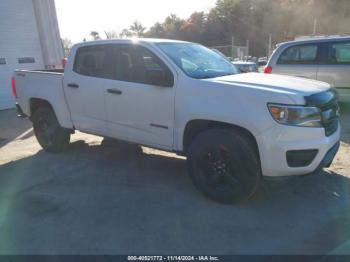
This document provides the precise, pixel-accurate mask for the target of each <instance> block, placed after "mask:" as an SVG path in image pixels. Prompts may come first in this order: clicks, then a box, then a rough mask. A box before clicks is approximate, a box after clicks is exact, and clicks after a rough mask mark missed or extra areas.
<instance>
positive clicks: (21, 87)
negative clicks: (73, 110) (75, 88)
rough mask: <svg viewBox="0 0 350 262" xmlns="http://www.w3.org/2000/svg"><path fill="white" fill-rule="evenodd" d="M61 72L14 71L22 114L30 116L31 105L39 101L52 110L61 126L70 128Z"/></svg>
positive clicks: (59, 70) (56, 70)
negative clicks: (48, 105) (42, 101)
mask: <svg viewBox="0 0 350 262" xmlns="http://www.w3.org/2000/svg"><path fill="white" fill-rule="evenodd" d="M63 76H64V73H63V70H62V69H55V70H15V72H14V80H15V86H16V91H17V102H18V104H19V106H20V107H21V109H22V111H23V113H24V114H26V115H27V116H31V114H32V112H31V104H32V103H33V101H35V100H37V99H40V100H44V101H47V102H48V103H49V104H50V105H51V107H52V108H53V109H54V111H55V113H56V116H57V119H58V121H59V123H60V124H61V126H63V127H67V128H70V127H72V122H71V119H70V113H69V109H68V105H67V102H66V98H65V93H64V89H63Z"/></svg>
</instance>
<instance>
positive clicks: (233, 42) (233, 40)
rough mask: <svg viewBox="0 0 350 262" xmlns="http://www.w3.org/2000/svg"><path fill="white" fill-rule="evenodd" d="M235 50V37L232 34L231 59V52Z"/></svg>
mask: <svg viewBox="0 0 350 262" xmlns="http://www.w3.org/2000/svg"><path fill="white" fill-rule="evenodd" d="M234 52H235V37H234V36H233V35H232V49H231V58H232V61H233V59H234V57H233V53H234Z"/></svg>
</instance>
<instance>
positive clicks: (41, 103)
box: [29, 98, 56, 116]
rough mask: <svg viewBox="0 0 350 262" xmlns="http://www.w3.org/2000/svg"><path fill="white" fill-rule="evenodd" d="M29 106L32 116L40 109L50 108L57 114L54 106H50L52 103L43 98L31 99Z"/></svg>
mask: <svg viewBox="0 0 350 262" xmlns="http://www.w3.org/2000/svg"><path fill="white" fill-rule="evenodd" d="M29 106H30V115H31V116H33V115H34V113H35V111H36V110H38V109H39V108H40V107H48V108H50V109H51V110H52V111H53V112H54V113H55V110H54V108H53V107H52V105H51V104H50V102H49V101H47V100H45V99H42V98H31V99H30V100H29ZM55 114H56V113H55Z"/></svg>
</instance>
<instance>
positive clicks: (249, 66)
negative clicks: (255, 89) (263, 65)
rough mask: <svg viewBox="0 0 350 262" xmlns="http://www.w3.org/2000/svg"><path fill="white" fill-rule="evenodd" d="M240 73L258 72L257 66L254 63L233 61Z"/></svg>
mask: <svg viewBox="0 0 350 262" xmlns="http://www.w3.org/2000/svg"><path fill="white" fill-rule="evenodd" d="M232 64H234V65H235V66H236V67H237V68H238V69H239V71H240V72H241V73H249V72H259V68H258V65H257V64H256V63H254V62H244V61H234V62H232Z"/></svg>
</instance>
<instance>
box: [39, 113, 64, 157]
mask: <svg viewBox="0 0 350 262" xmlns="http://www.w3.org/2000/svg"><path fill="white" fill-rule="evenodd" d="M32 121H33V128H34V134H35V136H36V139H37V140H38V142H39V144H40V145H41V147H42V148H43V149H44V150H45V151H47V152H50V153H59V152H62V151H64V150H65V149H66V148H67V147H68V145H69V141H70V131H69V130H68V129H65V128H63V127H61V126H60V124H59V123H58V121H57V118H56V115H55V113H54V111H53V110H52V109H51V108H50V107H40V108H38V109H37V110H36V111H35V112H34V114H33V116H32Z"/></svg>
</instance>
